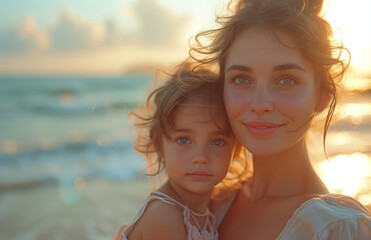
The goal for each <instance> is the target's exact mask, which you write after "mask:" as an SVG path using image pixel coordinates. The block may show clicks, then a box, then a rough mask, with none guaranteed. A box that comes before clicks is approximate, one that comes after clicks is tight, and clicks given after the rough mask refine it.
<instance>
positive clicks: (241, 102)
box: [224, 90, 248, 120]
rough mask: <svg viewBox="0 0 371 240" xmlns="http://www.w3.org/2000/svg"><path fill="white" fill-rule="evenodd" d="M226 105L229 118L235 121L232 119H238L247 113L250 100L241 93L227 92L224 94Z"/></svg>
mask: <svg viewBox="0 0 371 240" xmlns="http://www.w3.org/2000/svg"><path fill="white" fill-rule="evenodd" d="M224 104H225V108H226V110H227V113H228V117H229V118H230V120H233V119H231V117H237V116H239V115H241V114H243V113H244V112H245V110H246V107H247V104H248V100H247V99H246V95H244V94H242V93H240V92H236V91H228V90H226V91H225V92H224Z"/></svg>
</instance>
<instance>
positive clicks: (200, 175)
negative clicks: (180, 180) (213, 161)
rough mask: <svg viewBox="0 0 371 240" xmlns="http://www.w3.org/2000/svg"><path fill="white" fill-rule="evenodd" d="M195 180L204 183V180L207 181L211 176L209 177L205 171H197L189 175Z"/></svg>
mask: <svg viewBox="0 0 371 240" xmlns="http://www.w3.org/2000/svg"><path fill="white" fill-rule="evenodd" d="M187 175H188V176H190V177H191V178H192V179H194V180H198V181H200V180H201V181H202V180H207V179H208V178H209V177H210V176H211V175H209V174H208V173H207V172H205V171H195V172H191V173H188V174H187Z"/></svg>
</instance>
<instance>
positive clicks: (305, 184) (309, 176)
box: [251, 140, 328, 201]
mask: <svg viewBox="0 0 371 240" xmlns="http://www.w3.org/2000/svg"><path fill="white" fill-rule="evenodd" d="M253 162H254V175H253V186H252V187H253V189H252V196H251V201H257V200H259V199H261V198H286V197H293V196H300V195H313V194H325V193H328V190H327V189H326V187H325V185H324V184H323V183H322V181H321V179H320V178H319V176H318V175H317V174H316V172H315V171H314V169H313V167H312V165H311V163H310V160H309V157H308V153H307V150H306V145H305V141H304V140H302V141H300V142H298V143H297V144H296V145H295V146H293V147H292V148H290V149H289V150H287V151H285V152H281V153H280V154H276V155H274V156H263V157H259V156H253Z"/></svg>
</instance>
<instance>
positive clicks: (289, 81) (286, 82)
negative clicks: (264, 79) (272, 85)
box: [278, 76, 296, 87]
mask: <svg viewBox="0 0 371 240" xmlns="http://www.w3.org/2000/svg"><path fill="white" fill-rule="evenodd" d="M295 83H296V80H295V79H294V78H292V77H289V76H284V77H282V78H281V79H280V80H279V81H278V85H281V86H284V87H287V86H292V85H294V84H295Z"/></svg>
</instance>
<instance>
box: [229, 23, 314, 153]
mask: <svg viewBox="0 0 371 240" xmlns="http://www.w3.org/2000/svg"><path fill="white" fill-rule="evenodd" d="M276 34H277V36H278V37H279V39H280V41H281V42H280V41H279V40H278V39H277V38H276V37H275V36H274V35H273V33H272V32H271V31H270V30H268V29H266V28H262V27H252V28H249V29H247V30H245V31H244V32H242V33H241V34H240V35H239V36H238V37H237V38H236V39H235V41H234V43H233V44H232V45H231V47H230V49H229V51H228V55H227V59H226V64H225V69H224V71H225V76H224V77H225V78H224V101H225V107H226V110H227V113H228V117H229V120H230V123H231V126H232V129H233V131H234V133H235V135H236V136H237V138H238V139H239V140H240V141H241V143H242V144H243V145H244V146H245V147H246V148H247V149H248V150H249V151H250V152H251V153H252V154H253V155H254V156H262V157H263V156H272V155H275V154H279V153H281V152H284V151H287V150H289V149H290V148H292V147H293V146H295V145H296V144H297V143H299V142H300V141H302V140H303V138H304V136H305V133H306V132H307V130H308V127H309V124H310V119H311V116H312V114H313V113H314V111H315V105H316V88H315V76H314V70H313V68H312V65H311V64H310V62H308V61H307V60H306V59H304V57H303V56H302V55H301V54H300V52H299V51H298V50H296V48H294V47H295V43H294V41H293V39H292V38H291V37H290V36H289V35H288V34H286V33H285V32H283V31H280V30H278V31H276Z"/></svg>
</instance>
